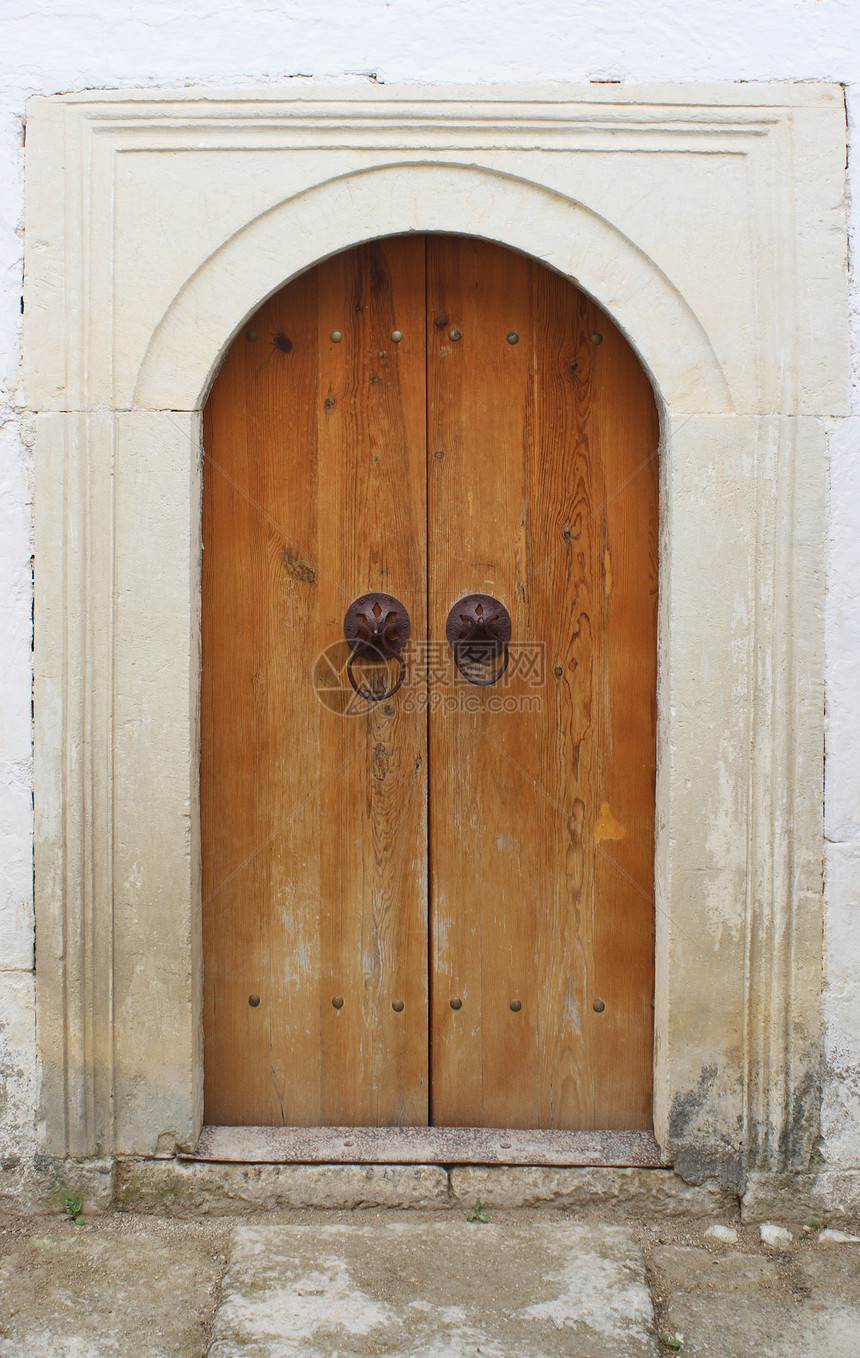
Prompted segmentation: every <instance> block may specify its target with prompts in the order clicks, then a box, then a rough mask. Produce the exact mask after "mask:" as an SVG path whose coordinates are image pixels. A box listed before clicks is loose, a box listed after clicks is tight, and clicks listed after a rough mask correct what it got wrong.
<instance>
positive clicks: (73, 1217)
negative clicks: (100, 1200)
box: [63, 1198, 84, 1226]
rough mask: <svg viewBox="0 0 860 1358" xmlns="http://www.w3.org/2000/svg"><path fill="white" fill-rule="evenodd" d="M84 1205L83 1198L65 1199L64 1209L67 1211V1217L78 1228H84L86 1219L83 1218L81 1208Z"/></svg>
mask: <svg viewBox="0 0 860 1358" xmlns="http://www.w3.org/2000/svg"><path fill="white" fill-rule="evenodd" d="M83 1205H84V1200H83V1198H63V1207H64V1208H65V1209H66V1216H67V1217H68V1218H69V1221H73V1222H74V1223H75V1225H76V1226H83V1224H84V1219H83V1217H82V1216H81V1208H82V1207H83Z"/></svg>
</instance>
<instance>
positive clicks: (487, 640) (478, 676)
mask: <svg viewBox="0 0 860 1358" xmlns="http://www.w3.org/2000/svg"><path fill="white" fill-rule="evenodd" d="M511 632H512V627H511V615H510V613H509V612H508V610H507V609H506V608H505V605H504V604H503V603H502V602H501V601H500V600H499V599H494V598H493V596H492V595H491V594H466V595H464V597H463V598H462V599H458V600H457V602H456V603H455V604H454V607H453V608H452V609H451V611H450V613H449V614H448V621H447V622H446V624H445V635H446V637H447V638H448V643H449V645H450V647H451V649H452V651H453V652H454V663H455V665H456V666H457V669H458V670H459V671H460V673H461V674H462V676H463V678H464V679H467V680H468V681H469V683H470V684H475V685H476V686H477V687H478V688H486V687H488V686H489V685H490V684H495V683H496V682H497V681H498V680H499V679H501V677H502V675H503V674H504V672H505V670H506V669H507V668H508V642H509V641H510V639H511ZM499 656H502V663H501V666H500V667H499V669H497V670H496V673H495V674H492V675H490V676H487V675H486V673H484V670H485V667H486V665H487V664H488V663H494V662H495V661H497V660H498V658H499Z"/></svg>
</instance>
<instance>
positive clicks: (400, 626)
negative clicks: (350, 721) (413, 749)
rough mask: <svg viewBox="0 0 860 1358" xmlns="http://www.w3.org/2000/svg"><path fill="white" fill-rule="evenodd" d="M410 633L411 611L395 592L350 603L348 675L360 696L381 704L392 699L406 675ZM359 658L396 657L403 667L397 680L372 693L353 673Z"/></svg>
mask: <svg viewBox="0 0 860 1358" xmlns="http://www.w3.org/2000/svg"><path fill="white" fill-rule="evenodd" d="M409 632H410V623H409V614H408V613H407V612H406V609H405V607H404V606H403V604H402V603H401V602H400V600H399V599H395V598H394V595H393V594H379V593H375V594H362V595H361V597H360V598H358V599H354V600H353V602H352V603H351V604H350V606H349V608H348V609H347V610H346V616H345V617H344V620H343V634H344V636H345V637H346V640H347V641H348V642H349V645H350V648H351V651H352V654H351V655H350V657H349V663H348V664H347V667H346V674H347V678H348V679H349V682H350V684H351V685H352V687H353V689H354V690H355V692H356V693H357V694H358V695H359V697H360V698H364V699H365V701H366V702H370V703H378V702H381V701H382V700H383V699H384V698H391V697H392V696H393V695H394V694H395V693H396V692H397V690H398V689H399V688H400V685H401V684H402V683H403V680H404V677H405V675H406V666H405V664H404V661H403V654H402V652H403V649H404V647H405V646H406V643H407V642H408V640H409ZM356 660H366V661H370V662H372V663H373V662H376V661H379V662H385V661H387V660H396V661H397V662H398V664H399V666H400V672H399V675H398V677H397V680H396V682H395V683H394V684H393V686H392V687H391V688H389V689H387V690H386V691H384V692H379V693H376V692H369V691H368V690H367V689H364V688H362V687H361V685H360V684H359V682H358V680H357V679H356V677H355V675H354V674H353V672H352V670H353V665H354V664H355V662H356Z"/></svg>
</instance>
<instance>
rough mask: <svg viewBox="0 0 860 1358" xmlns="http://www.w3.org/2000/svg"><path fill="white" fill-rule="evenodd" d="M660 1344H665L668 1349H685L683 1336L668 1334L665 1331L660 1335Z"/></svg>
mask: <svg viewBox="0 0 860 1358" xmlns="http://www.w3.org/2000/svg"><path fill="white" fill-rule="evenodd" d="M660 1343H661V1344H665V1345H666V1348H667V1349H674V1350H677V1349H682V1348H683V1347H684V1339H683V1336H680V1335H675V1334H666V1332H665V1331H664V1332H663V1333H662V1334H661V1335H660Z"/></svg>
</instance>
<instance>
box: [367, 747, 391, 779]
mask: <svg viewBox="0 0 860 1358" xmlns="http://www.w3.org/2000/svg"><path fill="white" fill-rule="evenodd" d="M390 762H391V755H390V754H389V752H388V750H387V749H386V748H385V746H384V745H381V744H380V745H374V747H373V754H372V755H371V758H370V772H371V774H372V776H373V777H374V778H375V779H376V780H377V782H379V783H384V782H385V780H386V778H387V777H388V765H389V763H390Z"/></svg>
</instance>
